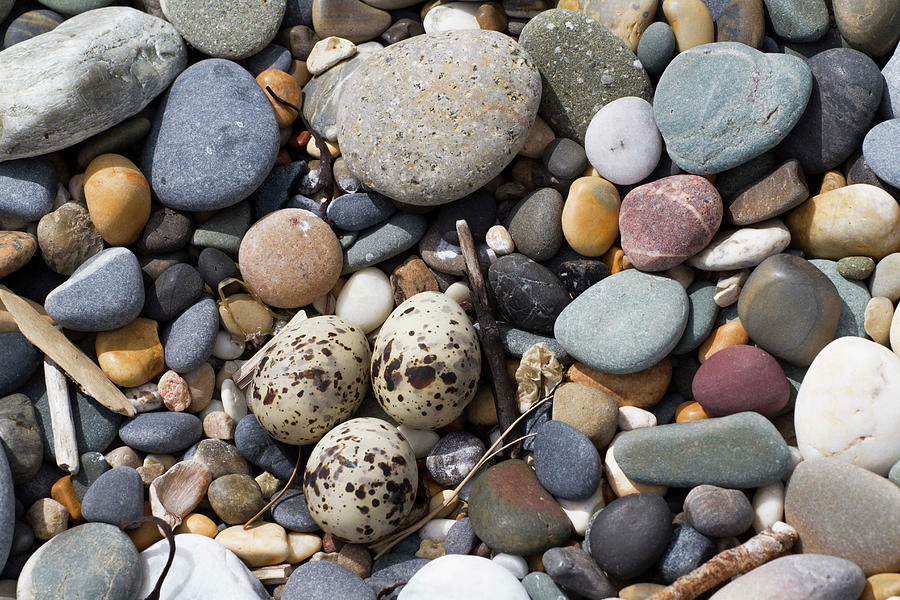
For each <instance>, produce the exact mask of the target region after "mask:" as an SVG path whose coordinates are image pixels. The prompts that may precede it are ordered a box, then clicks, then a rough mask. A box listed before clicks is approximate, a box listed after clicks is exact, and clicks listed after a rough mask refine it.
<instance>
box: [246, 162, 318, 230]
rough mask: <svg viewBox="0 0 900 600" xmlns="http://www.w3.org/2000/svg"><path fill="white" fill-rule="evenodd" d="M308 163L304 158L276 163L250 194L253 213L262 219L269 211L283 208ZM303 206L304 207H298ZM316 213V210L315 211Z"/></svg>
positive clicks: (306, 168) (305, 170)
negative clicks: (280, 163) (282, 163)
mask: <svg viewBox="0 0 900 600" xmlns="http://www.w3.org/2000/svg"><path fill="white" fill-rule="evenodd" d="M308 168H309V167H308V165H307V163H306V161H305V160H295V161H293V162H289V163H288V164H286V165H276V166H275V168H274V169H272V172H271V173H269V175H268V177H266V179H265V181H263V182H262V184H261V185H260V186H259V187H258V188H256V191H255V192H253V195H252V196H251V198H252V200H253V214H254V215H256V219H257V220H259V219H262V218H263V217H264V216H266V215H267V214H269V213H271V212H275V211H276V210H279V209H281V208H284V206H285V204H287V202H288V198H289V197H290V195H291V192H292V191H293V189H294V185H295V184H296V183H297V180H298V179H300V178H301V177H303V176H304V175H306V172H307V170H308ZM298 208H304V207H302V206H301V207H298ZM316 214H317V215H318V212H316Z"/></svg>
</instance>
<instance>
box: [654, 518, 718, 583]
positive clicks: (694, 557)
mask: <svg viewBox="0 0 900 600" xmlns="http://www.w3.org/2000/svg"><path fill="white" fill-rule="evenodd" d="M715 554H716V543H715V542H714V541H713V540H711V539H709V538H708V537H706V536H705V535H703V534H702V533H700V532H699V531H697V530H696V529H694V528H693V527H689V526H687V525H682V526H681V527H677V528H675V531H674V532H673V533H672V541H671V542H670V543H669V547H668V548H666V551H665V553H664V554H663V555H662V558H660V559H659V564H657V565H656V569H657V571H658V572H659V578H660V579H662V581H663V583H665V584H670V583H672V582H673V581H675V580H676V579H678V578H679V577H681V576H682V575H687V574H688V573H690V572H691V571H693V570H694V569H696V568H697V567H699V566H700V565H702V564H703V563H705V562H706V561H708V560H709V559H710V558H712V557H713V556H714V555H715Z"/></svg>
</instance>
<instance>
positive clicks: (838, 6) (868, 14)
mask: <svg viewBox="0 0 900 600" xmlns="http://www.w3.org/2000/svg"><path fill="white" fill-rule="evenodd" d="M832 8H833V9H834V20H835V22H837V26H838V29H839V30H840V32H841V37H842V38H844V39H845V40H847V43H848V44H849V45H850V47H851V48H856V49H857V50H860V51H862V52H865V53H866V54H868V55H869V56H884V55H885V54H888V53H889V52H890V51H891V49H893V48H894V47H895V46H896V45H897V41H898V40H900V14H898V13H897V10H896V7H895V6H894V5H892V4H891V3H890V2H884V1H881V0H879V1H875V2H871V1H868V2H867V1H865V0H838V1H837V2H836V3H834V4H833V5H832Z"/></svg>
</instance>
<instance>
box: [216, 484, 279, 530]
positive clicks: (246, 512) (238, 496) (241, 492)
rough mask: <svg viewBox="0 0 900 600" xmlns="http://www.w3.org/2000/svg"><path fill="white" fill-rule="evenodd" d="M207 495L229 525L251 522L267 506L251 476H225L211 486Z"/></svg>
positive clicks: (217, 512) (219, 514)
mask: <svg viewBox="0 0 900 600" xmlns="http://www.w3.org/2000/svg"><path fill="white" fill-rule="evenodd" d="M207 494H208V496H209V503H210V504H211V505H212V509H213V510H214V511H215V513H216V514H217V515H218V516H219V518H221V519H222V520H223V521H225V522H226V523H227V524H229V525H237V524H238V523H244V522H246V521H248V520H250V519H251V518H252V517H253V515H255V514H256V513H258V512H259V511H260V510H262V507H263V506H265V504H266V501H265V500H264V499H263V496H262V491H261V490H260V489H259V484H258V483H256V481H255V480H254V479H253V478H252V477H250V476H249V475H223V476H222V477H219V478H218V479H216V480H215V481H213V482H212V483H211V484H209V491H208V492H207Z"/></svg>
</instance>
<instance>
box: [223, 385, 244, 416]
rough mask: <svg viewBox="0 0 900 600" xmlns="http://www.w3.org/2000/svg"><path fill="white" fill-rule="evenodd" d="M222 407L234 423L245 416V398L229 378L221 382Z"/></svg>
mask: <svg viewBox="0 0 900 600" xmlns="http://www.w3.org/2000/svg"><path fill="white" fill-rule="evenodd" d="M222 408H223V409H224V410H225V413H226V414H227V415H228V416H229V417H231V418H232V419H234V422H235V423H237V422H238V421H240V420H241V419H243V418H244V417H246V416H247V399H246V398H244V394H243V392H241V390H240V389H238V386H237V385H236V384H235V383H234V382H233V381H232V380H230V379H226V380H225V381H223V382H222Z"/></svg>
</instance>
